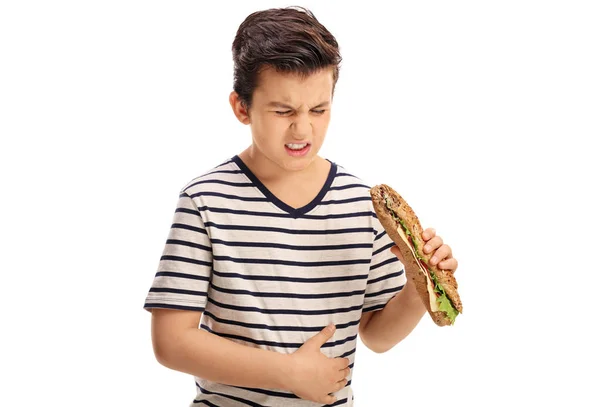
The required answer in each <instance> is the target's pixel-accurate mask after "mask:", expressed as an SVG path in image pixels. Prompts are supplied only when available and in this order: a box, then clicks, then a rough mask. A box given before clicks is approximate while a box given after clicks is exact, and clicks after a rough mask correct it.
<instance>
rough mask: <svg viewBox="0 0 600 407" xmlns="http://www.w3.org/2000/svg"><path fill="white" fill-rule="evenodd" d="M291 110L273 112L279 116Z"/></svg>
mask: <svg viewBox="0 0 600 407" xmlns="http://www.w3.org/2000/svg"><path fill="white" fill-rule="evenodd" d="M291 112H292V111H291V110H286V111H281V110H276V111H275V114H277V115H279V116H285V115H286V114H290V113H291Z"/></svg>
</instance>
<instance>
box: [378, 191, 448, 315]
mask: <svg viewBox="0 0 600 407" xmlns="http://www.w3.org/2000/svg"><path fill="white" fill-rule="evenodd" d="M383 198H384V200H385V206H386V208H387V210H388V212H389V213H390V214H391V215H392V218H393V219H394V220H395V221H396V222H397V223H398V228H397V231H398V234H399V235H400V237H401V238H402V240H404V242H405V243H406V245H407V246H408V247H409V248H410V251H411V252H412V254H413V256H414V258H415V260H416V261H417V264H418V265H419V268H420V269H421V272H422V273H423V274H424V275H425V277H426V278H427V292H428V293H429V306H430V308H431V311H432V312H436V311H442V312H444V313H445V314H446V316H447V317H448V319H450V322H451V323H452V324H454V320H455V319H456V317H457V316H458V310H457V309H456V308H454V305H452V302H451V301H450V299H449V298H448V296H447V295H446V292H445V291H444V288H443V287H442V286H441V284H440V283H439V282H438V280H437V278H436V276H435V274H433V273H432V272H431V270H429V267H427V264H426V263H425V260H424V259H423V258H422V257H421V256H420V255H419V251H418V250H417V243H416V242H415V240H414V239H413V238H412V233H411V232H410V230H409V229H408V228H407V227H406V225H405V224H404V222H403V221H402V219H400V217H398V215H396V212H395V211H394V209H393V208H392V205H391V203H390V201H389V199H388V197H387V196H384V197H383Z"/></svg>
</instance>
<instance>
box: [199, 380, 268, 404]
mask: <svg viewBox="0 0 600 407" xmlns="http://www.w3.org/2000/svg"><path fill="white" fill-rule="evenodd" d="M196 386H198V388H199V389H200V391H201V392H202V393H204V394H214V395H216V396H221V397H225V398H228V399H230V400H235V401H239V402H240V403H242V404H246V405H248V406H252V407H263V406H261V405H260V404H257V403H255V402H253V401H250V400H245V399H243V398H241V397H235V396H230V395H229V394H225V393H217V392H214V391H210V390H206V389H205V388H203V387H202V386H200V385H199V384H198V382H196ZM196 401H197V400H194V402H196ZM198 401H199V400H198Z"/></svg>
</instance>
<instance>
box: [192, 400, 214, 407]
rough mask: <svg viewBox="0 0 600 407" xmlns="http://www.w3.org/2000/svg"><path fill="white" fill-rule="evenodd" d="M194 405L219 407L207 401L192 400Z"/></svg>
mask: <svg viewBox="0 0 600 407" xmlns="http://www.w3.org/2000/svg"><path fill="white" fill-rule="evenodd" d="M194 404H206V405H207V406H209V407H220V406H217V405H216V404H213V403H211V402H210V401H208V400H194Z"/></svg>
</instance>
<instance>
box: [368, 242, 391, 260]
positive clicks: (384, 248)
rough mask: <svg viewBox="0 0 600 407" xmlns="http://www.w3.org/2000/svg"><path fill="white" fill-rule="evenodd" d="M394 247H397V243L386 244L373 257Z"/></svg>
mask: <svg viewBox="0 0 600 407" xmlns="http://www.w3.org/2000/svg"><path fill="white" fill-rule="evenodd" d="M394 246H396V243H394V242H391V243H388V244H386V245H385V246H383V247H380V248H379V249H377V250H375V251H374V252H373V257H375V256H377V255H378V254H379V253H381V252H382V251H384V250H387V249H391V248H392V247H394Z"/></svg>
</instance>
